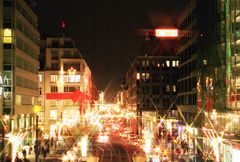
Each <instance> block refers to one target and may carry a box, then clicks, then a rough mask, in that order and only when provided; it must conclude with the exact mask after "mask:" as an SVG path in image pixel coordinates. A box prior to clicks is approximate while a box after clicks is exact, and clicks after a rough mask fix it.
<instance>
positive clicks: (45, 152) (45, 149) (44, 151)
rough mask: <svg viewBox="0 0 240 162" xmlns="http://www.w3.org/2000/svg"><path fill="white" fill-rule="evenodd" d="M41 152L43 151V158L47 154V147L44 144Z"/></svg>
mask: <svg viewBox="0 0 240 162" xmlns="http://www.w3.org/2000/svg"><path fill="white" fill-rule="evenodd" d="M42 153H43V158H44V159H45V158H46V156H47V147H46V146H44V148H43V152H42Z"/></svg>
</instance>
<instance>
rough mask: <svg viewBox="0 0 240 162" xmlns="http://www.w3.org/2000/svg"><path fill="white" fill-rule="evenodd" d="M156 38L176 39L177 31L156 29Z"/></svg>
mask: <svg viewBox="0 0 240 162" xmlns="http://www.w3.org/2000/svg"><path fill="white" fill-rule="evenodd" d="M155 36H156V37H173V38H174V37H177V36H178V30H177V29H156V30H155Z"/></svg>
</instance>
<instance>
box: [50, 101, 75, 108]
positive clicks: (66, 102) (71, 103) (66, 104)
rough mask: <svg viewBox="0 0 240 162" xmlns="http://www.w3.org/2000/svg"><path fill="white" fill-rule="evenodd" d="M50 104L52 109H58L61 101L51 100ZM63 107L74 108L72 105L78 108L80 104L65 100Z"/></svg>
mask: <svg viewBox="0 0 240 162" xmlns="http://www.w3.org/2000/svg"><path fill="white" fill-rule="evenodd" d="M49 103H50V106H52V107H57V106H59V105H60V103H59V101H57V100H50V101H49ZM63 105H64V106H72V105H75V106H78V105H79V103H74V102H73V101H72V100H63Z"/></svg>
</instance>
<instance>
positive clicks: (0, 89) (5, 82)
mask: <svg viewBox="0 0 240 162" xmlns="http://www.w3.org/2000/svg"><path fill="white" fill-rule="evenodd" d="M8 84H9V79H8V78H7V76H4V77H2V76H0V98H1V96H2V94H3V96H4V98H6V97H7V95H8V93H9V92H5V91H3V85H8Z"/></svg>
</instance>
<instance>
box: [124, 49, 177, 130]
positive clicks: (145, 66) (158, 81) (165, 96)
mask: <svg viewBox="0 0 240 162" xmlns="http://www.w3.org/2000/svg"><path fill="white" fill-rule="evenodd" d="M177 66H178V60H177V57H176V56H175V53H174V52H172V53H171V54H170V55H168V54H167V53H166V54H165V55H159V56H157V55H155V56H148V55H145V56H138V57H137V58H136V59H135V61H134V62H133V63H132V65H131V67H130V69H129V70H128V72H127V74H126V85H127V91H128V95H127V97H128V102H127V106H128V109H129V111H134V112H136V113H137V117H138V123H139V124H143V125H142V127H147V128H148V129H149V130H153V131H154V130H155V129H156V123H157V122H156V119H160V117H163V116H167V117H173V116H175V115H176V114H175V113H174V109H175V108H176V107H175V105H174V104H173V105H172V103H173V102H174V100H175V97H176V93H177V86H176V84H177V78H178V70H177ZM171 105H172V107H171ZM140 129H141V128H138V130H140ZM139 133H140V132H139Z"/></svg>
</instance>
